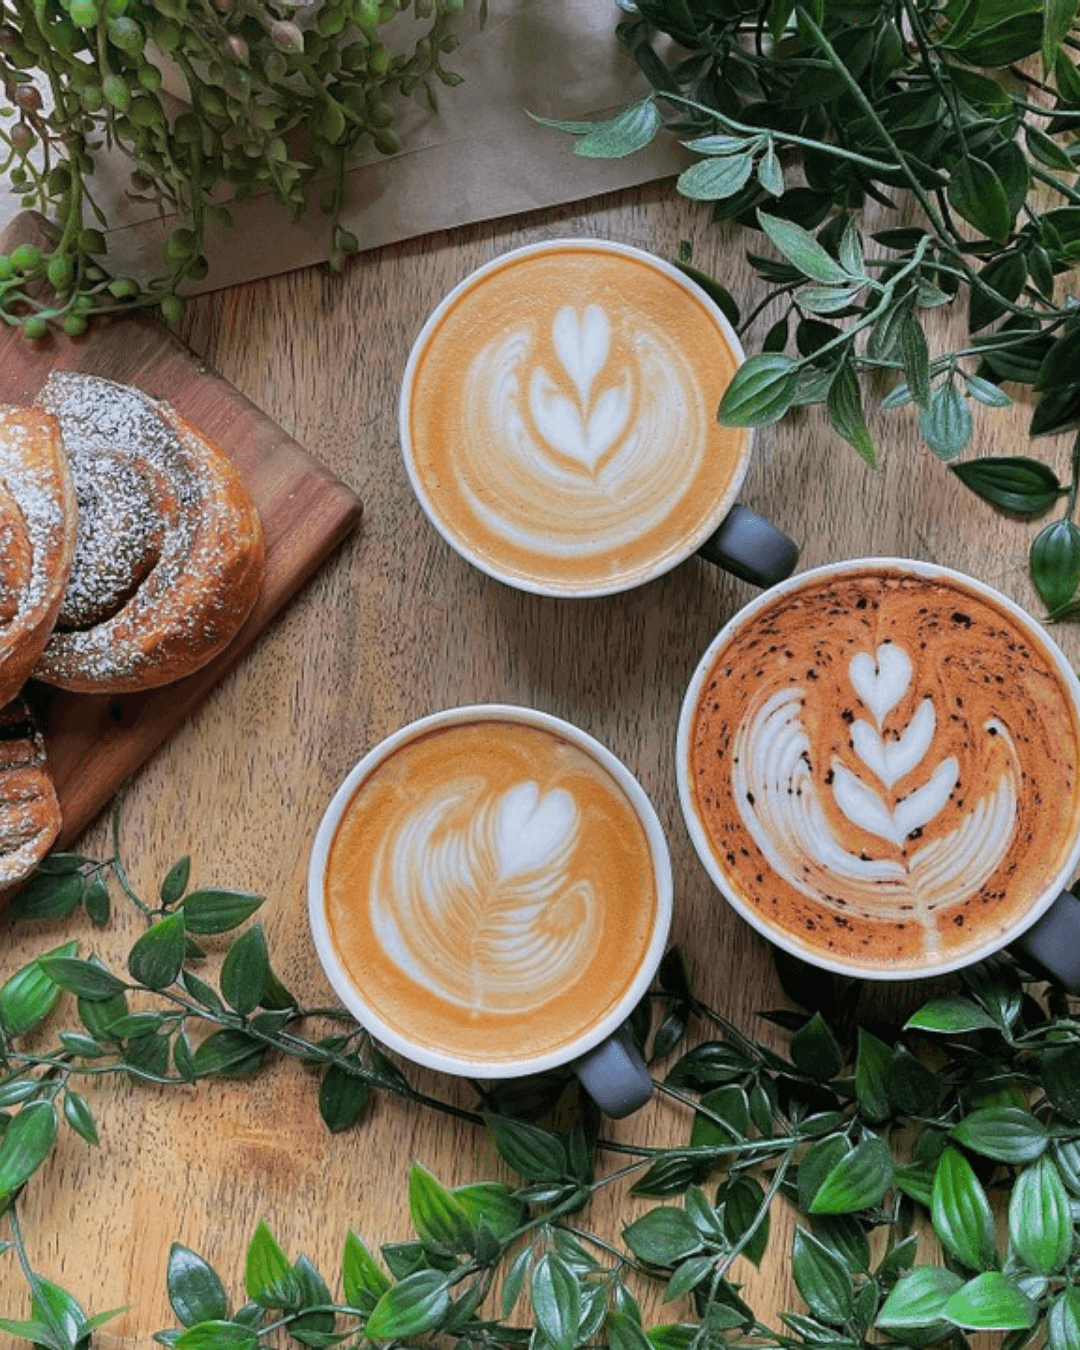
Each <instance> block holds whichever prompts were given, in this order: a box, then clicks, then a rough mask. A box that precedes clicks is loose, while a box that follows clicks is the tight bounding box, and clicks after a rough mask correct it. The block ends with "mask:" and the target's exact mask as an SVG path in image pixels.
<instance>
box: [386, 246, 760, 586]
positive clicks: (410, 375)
mask: <svg viewBox="0 0 1080 1350" xmlns="http://www.w3.org/2000/svg"><path fill="white" fill-rule="evenodd" d="M597 249H599V250H600V251H601V252H604V253H618V254H621V255H622V256H624V257H628V258H635V259H638V260H639V261H641V262H644V263H646V264H648V265H650V266H652V267H654V268H655V269H656V271H658V272H661V273H662V274H663V275H664V276H666V277H668V278H670V280H672V281H674V282H675V283H676V284H677V285H678V286H679V287H680V288H681V289H682V290H684V291H686V292H687V294H688V295H690V296H691V297H692V298H693V299H694V300H695V301H696V302H697V303H698V304H700V305H701V306H702V307H703V308H704V309H705V310H707V311H708V313H709V314H710V315H711V316H712V318H713V319H714V320H715V321H716V323H717V326H718V327H719V328H720V330H721V332H722V333H723V335H724V337H725V338H726V340H727V342H728V343H729V345H730V347H731V350H732V354H733V355H734V357H735V364H736V368H738V366H741V365H742V363H743V361H745V359H746V353H745V352H744V351H743V347H742V343H741V342H740V341H739V338H738V336H737V335H736V333H735V330H734V329H733V328H732V326H731V324H730V322H729V321H728V318H727V316H726V315H725V314H724V312H723V311H722V310H721V309H720V307H719V306H718V305H717V304H716V302H715V301H714V300H713V299H712V298H711V297H710V296H709V295H708V294H707V292H705V291H704V290H703V289H702V288H701V287H700V286H699V285H698V284H697V282H695V281H691V279H690V278H689V277H688V276H687V275H686V274H685V272H680V271H679V269H678V268H677V267H675V266H674V265H673V264H672V263H669V262H667V261H666V260H665V259H663V258H657V257H656V256H655V255H654V254H652V253H647V252H645V250H644V249H640V248H635V247H634V246H633V245H632V244H622V243H618V242H616V241H615V240H611V239H591V238H589V237H588V236H586V235H579V236H572V235H570V236H565V237H560V238H557V239H544V240H540V241H538V242H537V243H535V244H525V245H524V246H523V247H521V248H515V249H510V250H509V251H508V252H506V253H500V254H499V255H498V257H496V258H492V259H491V261H490V262H486V263H484V264H483V265H482V266H480V267H478V268H476V269H475V270H474V271H472V272H470V273H469V274H468V276H466V277H463V278H462V279H461V281H459V282H458V283H457V285H456V286H455V287H454V288H453V289H452V290H450V291H448V292H447V294H446V295H444V296H443V298H442V299H441V300H440V301H439V303H438V305H437V306H436V307H435V309H434V310H432V312H431V314H430V315H429V316H428V318H427V320H426V322H425V323H424V326H423V328H421V330H420V332H419V334H418V336H417V338H416V341H415V342H414V343H413V345H412V348H411V349H410V351H409V359H408V361H407V362H406V365H405V375H404V378H403V380H402V382H401V394H400V398H399V400H398V439H399V444H400V446H401V455H402V458H403V459H404V461H405V471H406V473H407V474H408V476H409V482H410V483H411V485H412V490H413V492H414V493H415V494H416V499H417V501H418V502H419V503H420V505H421V506H422V507H423V509H424V514H425V515H426V516H427V518H428V520H430V521H431V523H432V525H433V526H434V527H435V529H436V530H437V531H438V532H439V534H440V535H441V536H442V537H443V539H445V540H446V542H447V543H448V544H449V545H450V547H451V548H452V549H453V550H454V552H455V553H458V554H459V555H460V556H461V557H462V558H464V559H465V561H466V562H469V563H472V565H473V566H474V567H475V568H477V569H478V570H479V571H481V572H483V573H485V574H486V575H487V576H489V577H493V578H494V579H495V580H496V581H501V582H503V583H504V584H505V585H507V586H513V587H514V589H515V590H518V591H526V592H528V593H529V594H532V595H548V596H553V597H555V598H557V599H582V600H586V599H591V598H595V597H597V596H603V595H618V594H620V593H621V592H623V591H629V590H633V589H634V588H635V587H637V586H645V585H647V584H648V583H649V582H650V581H655V580H656V578H657V577H660V576H664V575H665V573H667V572H671V571H673V570H674V569H675V568H676V567H678V566H679V565H680V564H681V563H684V562H685V561H686V559H687V558H689V557H690V556H691V554H693V553H695V552H696V551H697V549H699V548H700V547H701V545H702V544H703V543H704V542H705V540H706V539H708V538H709V536H710V535H712V534H714V533H715V532H716V530H717V529H718V528H719V526H720V524H721V523H722V522H723V520H724V518H725V517H726V516H727V514H728V512H729V511H730V510H731V508H732V507H733V506H734V505H735V500H736V498H737V496H738V494H739V490H740V488H741V487H742V485H743V481H744V479H745V478H746V473H747V470H748V469H749V467H750V458H751V456H752V454H753V449H754V430H753V428H752V427H744V428H740V430H742V432H743V435H744V436H745V438H746V439H745V449H744V451H743V456H742V462H741V463H740V464H739V466H738V468H737V469H736V471H735V473H734V475H733V476H732V480H731V484H730V486H729V487H728V490H727V492H726V493H725V494H724V495H723V497H721V498H720V499H719V501H718V503H717V506H716V510H715V511H713V512H712V514H711V515H710V516H709V519H708V521H707V522H706V525H705V526H704V527H703V528H701V529H699V530H697V531H696V532H695V533H694V534H693V535H692V536H691V537H690V538H689V539H687V540H686V542H685V547H684V548H682V549H680V550H679V551H678V552H676V553H675V554H672V555H668V556H666V557H664V558H662V559H660V560H659V561H658V562H657V563H656V565H655V566H654V567H652V568H650V569H649V570H648V571H647V572H643V573H642V574H640V575H637V576H635V577H634V578H633V579H632V580H627V581H621V582H616V583H613V584H611V585H605V586H571V585H556V584H554V583H544V582H542V581H533V580H531V579H528V578H524V579H523V578H521V577H518V576H516V575H514V574H513V573H511V572H507V571H503V570H502V569H501V568H499V567H496V566H494V565H493V564H492V563H491V562H490V561H489V560H488V559H486V558H483V557H482V556H481V555H480V554H478V553H477V552H476V551H475V550H474V549H473V548H472V546H471V544H470V543H469V541H468V540H467V539H463V538H461V537H460V536H459V535H458V534H456V533H454V532H452V531H451V530H450V528H449V526H447V525H446V524H445V522H444V521H443V520H442V519H441V518H440V516H439V512H438V510H437V508H436V506H435V503H434V502H433V501H432V499H431V496H430V495H429V493H428V491H427V489H426V487H425V486H424V484H423V482H422V480H421V478H420V475H419V474H418V473H417V471H416V466H415V464H414V462H413V454H412V438H411V436H410V434H409V403H410V401H411V397H412V385H413V380H414V378H415V375H416V367H417V365H418V363H419V360H420V355H421V352H422V351H423V349H424V347H425V346H426V345H427V342H428V339H429V338H430V336H431V334H432V332H433V331H434V329H435V328H436V327H437V326H438V324H439V323H440V322H441V320H442V317H443V315H444V314H445V313H446V311H447V310H448V309H449V308H450V307H451V306H452V305H453V304H454V303H455V301H456V300H457V298H458V296H459V295H460V294H461V293H462V292H463V291H465V290H467V289H469V287H471V286H473V285H475V284H476V282H478V281H480V280H481V279H482V278H483V277H485V276H486V275H487V274H488V273H489V272H495V271H498V270H499V269H500V268H502V267H504V266H505V265H506V264H507V263H508V262H510V261H511V260H513V259H516V258H523V257H528V256H530V255H532V254H537V253H561V252H566V251H577V252H593V251H595V250H597Z"/></svg>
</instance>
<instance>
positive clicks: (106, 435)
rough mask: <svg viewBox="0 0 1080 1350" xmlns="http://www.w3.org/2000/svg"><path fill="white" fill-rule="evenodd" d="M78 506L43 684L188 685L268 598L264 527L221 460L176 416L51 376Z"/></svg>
mask: <svg viewBox="0 0 1080 1350" xmlns="http://www.w3.org/2000/svg"><path fill="white" fill-rule="evenodd" d="M37 402H38V404H39V405H40V406H41V407H42V408H44V409H46V410H47V411H48V412H51V413H53V414H54V415H55V416H56V417H57V418H58V420H59V422H60V427H61V431H62V434H63V440H64V446H65V448H66V450H67V454H68V458H69V461H70V464H71V474H72V478H73V480H74V485H75V496H76V498H77V501H78V535H77V539H76V543H75V554H74V560H73V563H72V568H71V579H70V582H69V584H68V587H67V590H66V592H65V595H64V599H63V604H62V605H61V608H60V612H59V617H58V619H57V624H56V628H55V630H54V632H53V634H52V636H51V637H50V638H49V640H48V642H47V643H46V645H45V649H44V651H43V653H42V655H41V659H40V661H39V662H38V664H37V666H36V668H35V669H34V675H35V677H36V678H37V679H40V680H44V681H45V682H46V683H48V684H55V685H59V686H60V687H61V688H64V689H72V690H76V691H79V692H86V693H126V692H131V691H134V690H139V689H149V688H154V687H156V686H158V685H163V684H169V683H171V682H172V681H173V680H178V679H182V678H183V677H184V676H185V675H189V674H191V673H192V672H193V671H195V670H197V669H199V667H200V666H203V665H205V664H206V662H208V661H210V660H212V658H213V657H215V656H217V654H218V653H219V652H221V651H222V650H223V649H224V648H225V647H226V646H227V645H228V643H229V642H230V641H231V640H232V639H233V637H234V636H235V635H236V632H237V630H238V629H239V628H240V627H241V625H242V624H243V622H244V620H245V619H246V618H247V615H248V613H249V612H250V610H251V608H252V606H253V605H254V603H255V600H256V597H257V595H258V593H259V588H260V586H261V584H262V578H263V572H264V566H265V546H264V542H263V532H262V525H261V523H260V520H259V514H258V511H257V510H256V508H255V506H254V504H253V502H252V501H251V499H250V497H249V495H248V492H247V489H246V488H245V486H244V483H243V481H242V479H241V478H240V475H239V474H238V473H237V471H236V469H235V468H234V467H233V465H232V463H231V461H230V460H229V458H228V457H227V456H226V454H225V453H224V451H222V450H221V449H219V448H218V447H217V446H216V445H215V444H214V443H213V442H212V441H210V440H208V439H207V438H206V437H205V436H203V435H202V434H201V433H200V432H198V431H197V430H196V429H195V428H194V427H192V426H191V425H190V424H189V423H187V422H186V421H185V420H184V419H183V418H182V417H181V416H180V415H179V414H178V413H177V412H176V411H175V410H174V409H172V408H171V407H169V406H168V404H165V403H161V402H158V401H157V400H155V399H152V398H150V397H148V396H147V395H146V394H144V393H142V392H141V391H140V390H138V389H133V388H131V387H129V386H126V385H121V384H116V383H114V382H113V381H111V380H105V379H101V378H99V377H97V376H93V375H82V374H74V373H69V372H54V373H53V374H52V375H50V377H49V379H48V382H47V383H46V385H45V387H44V388H43V389H42V391H41V393H40V394H39V395H38V399H37Z"/></svg>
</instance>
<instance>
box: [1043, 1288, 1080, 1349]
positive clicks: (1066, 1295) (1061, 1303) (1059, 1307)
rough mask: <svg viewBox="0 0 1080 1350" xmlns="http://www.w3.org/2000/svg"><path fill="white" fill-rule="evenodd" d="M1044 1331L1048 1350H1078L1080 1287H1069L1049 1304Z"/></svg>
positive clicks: (1079, 1343)
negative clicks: (1045, 1331)
mask: <svg viewBox="0 0 1080 1350" xmlns="http://www.w3.org/2000/svg"><path fill="white" fill-rule="evenodd" d="M1046 1330H1047V1343H1048V1345H1049V1347H1050V1350H1080V1286H1077V1285H1075V1284H1071V1285H1069V1287H1068V1288H1067V1289H1065V1290H1064V1291H1063V1292H1062V1293H1061V1294H1059V1295H1058V1297H1057V1298H1056V1299H1055V1300H1054V1301H1053V1303H1051V1305H1050V1312H1049V1314H1048V1316H1047V1319H1046Z"/></svg>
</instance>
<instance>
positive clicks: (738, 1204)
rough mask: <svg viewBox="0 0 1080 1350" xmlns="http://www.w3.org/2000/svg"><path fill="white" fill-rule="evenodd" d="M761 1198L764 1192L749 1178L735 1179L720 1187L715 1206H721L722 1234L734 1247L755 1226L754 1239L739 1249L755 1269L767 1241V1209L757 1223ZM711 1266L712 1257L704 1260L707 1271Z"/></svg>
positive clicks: (758, 1183)
mask: <svg viewBox="0 0 1080 1350" xmlns="http://www.w3.org/2000/svg"><path fill="white" fill-rule="evenodd" d="M764 1199H765V1191H764V1189H763V1187H762V1186H761V1183H760V1182H758V1181H756V1180H755V1179H754V1178H753V1177H748V1176H741V1177H735V1178H734V1179H733V1180H731V1181H729V1182H728V1183H727V1185H726V1186H724V1187H722V1189H721V1191H720V1193H719V1195H718V1196H717V1204H718V1205H720V1204H721V1203H722V1204H723V1207H724V1208H723V1214H724V1217H723V1225H724V1234H725V1236H726V1237H727V1239H728V1241H729V1242H730V1243H731V1244H732V1245H733V1246H734V1245H735V1243H737V1242H740V1241H741V1240H742V1238H743V1235H744V1234H745V1233H747V1232H748V1231H749V1229H750V1226H751V1225H752V1224H754V1223H757V1227H756V1228H755V1229H754V1233H753V1236H752V1237H751V1238H750V1240H749V1241H748V1242H747V1243H746V1245H745V1246H744V1247H743V1249H742V1254H743V1256H745V1257H746V1259H747V1260H748V1261H752V1262H753V1263H754V1265H755V1266H760V1265H761V1258H762V1257H763V1256H764V1255H765V1248H766V1247H767V1246H768V1242H769V1212H768V1210H766V1211H765V1213H764V1216H763V1217H762V1218H761V1220H760V1222H758V1216H759V1214H761V1207H762V1204H763V1202H764ZM711 1266H712V1258H707V1266H706V1269H708V1268H711Z"/></svg>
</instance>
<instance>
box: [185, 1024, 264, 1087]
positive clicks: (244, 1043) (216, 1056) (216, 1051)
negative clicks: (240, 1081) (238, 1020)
mask: <svg viewBox="0 0 1080 1350" xmlns="http://www.w3.org/2000/svg"><path fill="white" fill-rule="evenodd" d="M266 1052H267V1047H266V1046H265V1045H263V1044H262V1042H261V1041H257V1040H256V1039H255V1038H254V1036H249V1035H247V1034H246V1033H245V1032H243V1031H239V1030H237V1029H234V1028H233V1027H226V1028H225V1029H224V1030H223V1031H215V1032H214V1033H213V1034H212V1035H210V1036H207V1038H206V1040H205V1041H203V1042H202V1043H201V1044H200V1045H199V1047H198V1048H197V1049H196V1051H195V1053H194V1055H192V1057H191V1059H192V1065H193V1067H194V1069H195V1073H196V1076H197V1077H199V1078H213V1077H216V1076H218V1075H221V1076H223V1077H231V1078H240V1077H243V1076H245V1075H246V1074H249V1073H253V1072H254V1071H255V1070H256V1069H257V1068H258V1067H259V1065H260V1064H261V1063H262V1062H263V1060H264V1059H265V1058H266Z"/></svg>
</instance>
